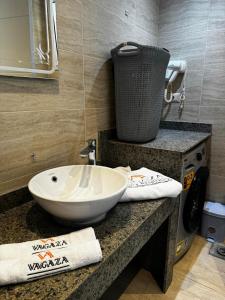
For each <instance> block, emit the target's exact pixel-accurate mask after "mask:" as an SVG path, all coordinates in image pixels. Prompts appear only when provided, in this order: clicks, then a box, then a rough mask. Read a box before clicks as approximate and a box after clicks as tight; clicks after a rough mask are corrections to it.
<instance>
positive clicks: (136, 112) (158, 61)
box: [111, 42, 170, 143]
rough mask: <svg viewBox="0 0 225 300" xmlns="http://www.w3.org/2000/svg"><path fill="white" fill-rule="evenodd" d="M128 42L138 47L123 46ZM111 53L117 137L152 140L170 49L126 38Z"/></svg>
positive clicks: (158, 114) (138, 141)
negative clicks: (126, 47) (124, 41)
mask: <svg viewBox="0 0 225 300" xmlns="http://www.w3.org/2000/svg"><path fill="white" fill-rule="evenodd" d="M125 46H134V47H135V48H130V49H122V48H124V47H125ZM111 54H112V60H113V63H114V80H115V100H116V127H117V137H118V139H120V140H123V141H128V142H137V143H142V142H147V141H149V140H152V139H154V138H155V137H156V135H157V133H158V130H159V123H160V117H161V110H162V102H163V94H164V88H165V73H166V68H167V65H168V62H169V59H170V54H169V51H168V50H166V49H162V48H158V47H151V46H143V45H139V44H137V43H133V42H127V43H122V44H120V45H119V46H117V47H116V48H114V49H113V50H112V51H111Z"/></svg>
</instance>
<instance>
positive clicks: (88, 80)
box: [84, 56, 114, 108]
mask: <svg viewBox="0 0 225 300" xmlns="http://www.w3.org/2000/svg"><path fill="white" fill-rule="evenodd" d="M84 82H85V107H86V108H102V107H105V106H113V104H114V80H113V64H112V61H111V60H105V59H102V58H95V57H91V56H84Z"/></svg>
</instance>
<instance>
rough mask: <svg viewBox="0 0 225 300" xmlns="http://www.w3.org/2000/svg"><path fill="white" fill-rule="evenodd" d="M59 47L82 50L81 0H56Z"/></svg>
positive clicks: (79, 51)
mask: <svg viewBox="0 0 225 300" xmlns="http://www.w3.org/2000/svg"><path fill="white" fill-rule="evenodd" d="M56 3H57V31H58V39H59V49H63V50H70V51H76V52H78V53H81V52H82V48H83V41H82V5H81V1H79V0H64V1H56Z"/></svg>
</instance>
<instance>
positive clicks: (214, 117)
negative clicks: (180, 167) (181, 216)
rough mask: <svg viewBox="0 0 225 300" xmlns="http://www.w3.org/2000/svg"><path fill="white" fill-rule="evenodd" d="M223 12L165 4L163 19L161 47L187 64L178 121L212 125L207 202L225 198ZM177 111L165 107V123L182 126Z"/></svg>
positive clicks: (209, 5) (210, 5)
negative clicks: (184, 60)
mask: <svg viewBox="0 0 225 300" xmlns="http://www.w3.org/2000/svg"><path fill="white" fill-rule="evenodd" d="M224 7H225V2H224V1H223V0H218V1H210V0H203V1H179V0H169V1H166V0H161V1H160V18H159V46H161V47H163V46H164V47H168V49H169V50H170V51H171V55H172V58H173V59H186V60H187V64H188V72H187V73H188V75H187V79H186V87H187V93H186V100H185V103H186V104H185V107H184V111H183V114H182V116H181V117H180V120H184V121H198V122H204V123H211V124H213V138H212V147H211V166H210V172H211V177H210V180H209V191H208V196H209V197H210V198H211V199H214V200H221V199H222V200H224V195H225V184H224V182H225V181H224V178H225V171H224V170H225V164H224V161H225V139H224V138H225V117H224V116H225V76H224V68H225V46H224V45H225V30H224V24H225V15H224ZM177 107H178V105H177V104H172V105H171V106H166V107H164V111H163V117H164V119H167V120H176V121H178V120H179V117H178V116H179V115H178V113H177Z"/></svg>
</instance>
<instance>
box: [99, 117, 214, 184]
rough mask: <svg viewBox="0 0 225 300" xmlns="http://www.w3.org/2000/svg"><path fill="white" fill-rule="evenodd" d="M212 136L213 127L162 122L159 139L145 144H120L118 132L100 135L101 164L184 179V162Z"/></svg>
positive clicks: (105, 132)
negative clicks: (187, 155) (192, 151)
mask: <svg viewBox="0 0 225 300" xmlns="http://www.w3.org/2000/svg"><path fill="white" fill-rule="evenodd" d="M210 136H211V125H209V124H200V123H199V124H198V123H185V122H165V121H164V122H162V123H161V126H160V129H159V132H158V135H157V137H156V139H154V140H152V141H150V142H148V143H144V144H137V143H128V142H122V141H119V140H117V138H116V131H115V130H108V131H103V132H101V133H100V149H101V162H102V164H103V165H106V166H110V167H117V166H121V165H122V166H127V165H130V166H131V168H132V169H138V168H141V167H143V166H144V167H146V168H150V169H152V170H155V171H158V172H160V173H163V174H165V175H167V176H170V177H172V178H174V179H176V180H180V179H181V168H182V160H183V157H184V155H185V154H187V153H189V152H190V151H191V150H192V149H193V148H194V147H196V146H197V145H199V144H200V143H202V142H203V141H207V140H208V139H209V137H210Z"/></svg>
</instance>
